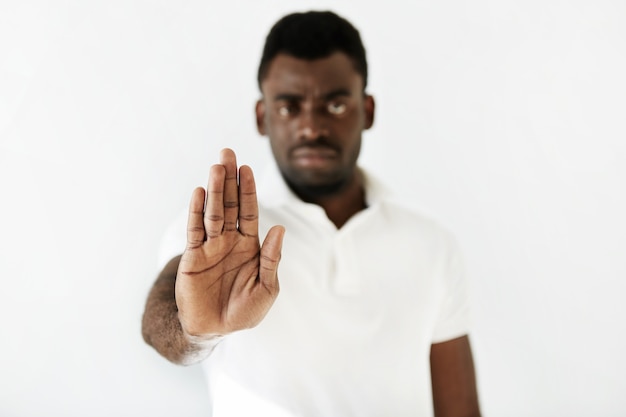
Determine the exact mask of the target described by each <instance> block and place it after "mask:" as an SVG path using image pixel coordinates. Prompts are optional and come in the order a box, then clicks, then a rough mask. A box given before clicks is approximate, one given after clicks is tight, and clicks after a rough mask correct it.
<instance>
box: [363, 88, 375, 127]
mask: <svg viewBox="0 0 626 417" xmlns="http://www.w3.org/2000/svg"><path fill="white" fill-rule="evenodd" d="M363 109H364V110H365V129H369V128H370V127H372V125H373V124H374V111H375V110H376V103H375V102H374V96H370V95H369V94H367V95H366V96H365V101H364V103H363Z"/></svg>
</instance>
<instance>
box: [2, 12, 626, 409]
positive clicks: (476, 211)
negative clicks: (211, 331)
mask: <svg viewBox="0 0 626 417" xmlns="http://www.w3.org/2000/svg"><path fill="white" fill-rule="evenodd" d="M625 5H626V3H624V2H623V1H619V0H615V1H598V0H594V1H567V2H564V1H557V0H541V1H539V0H531V1H528V0H524V1H521V0H520V1H511V0H508V1H503V0H479V1H476V2H464V1H461V0H451V1H443V2H435V1H426V0H423V1H415V2H406V3H403V2H400V1H386V2H382V3H381V2H368V3H364V2H356V1H349V0H342V1H339V0H335V1H326V2H312V1H299V2H293V1H287V0H284V1H269V0H264V1H247V2H232V3H228V2H209V1H195V0H183V1H181V0H179V1H166V0H163V1H148V0H144V1H141V0H113V1H111V0H109V1H104V0H99V1H89V2H87V1H84V2H79V1H61V0H57V1H56V2H45V1H39V2H37V1H22V0H2V1H1V2H0V181H1V189H0V192H1V194H0V195H1V199H2V200H1V204H0V279H2V289H1V291H0V293H1V294H2V302H0V329H1V331H2V333H1V334H2V335H1V336H0V337H1V339H0V340H1V342H0V415H2V416H16V417H17V416H36V415H42V416H43V415H45V416H81V417H82V416H110V415H118V416H125V415H150V416H155V417H156V416H170V415H172V413H173V412H175V413H176V415H187V416H201V415H207V410H208V406H207V402H206V397H205V391H204V390H205V385H204V382H203V380H202V376H201V374H200V371H199V368H197V367H191V368H179V367H176V366H174V365H171V364H169V363H168V362H166V361H165V360H163V359H161V358H160V357H159V356H158V355H157V354H156V353H155V352H154V351H152V350H151V349H150V348H148V347H147V346H146V345H145V344H144V343H143V341H142V339H141V336H140V319H141V314H142V310H143V303H144V300H145V296H146V293H147V290H148V287H149V283H150V282H151V281H152V279H153V278H154V277H155V275H156V273H157V266H156V262H157V261H156V256H157V247H158V243H159V238H160V236H161V234H162V232H163V231H164V229H165V228H166V226H167V224H168V223H169V221H170V220H171V219H172V218H173V217H174V216H175V215H176V214H177V213H178V212H179V211H180V210H182V209H183V208H184V207H185V205H186V204H187V201H188V198H189V195H190V192H191V190H192V189H193V187H195V186H196V185H203V184H204V182H205V176H206V173H207V172H208V167H209V166H210V164H212V163H214V162H215V161H216V160H217V152H218V151H219V149H220V148H222V147H223V146H230V147H232V148H234V149H235V150H236V151H237V152H238V154H239V155H240V161H241V162H243V163H248V164H251V165H252V166H253V167H260V166H262V165H263V161H264V160H265V159H266V158H268V155H269V153H268V151H267V148H266V147H267V143H266V141H265V140H264V139H260V138H258V137H257V135H256V132H255V129H254V126H253V118H252V107H253V103H254V100H255V99H256V98H257V96H258V92H257V90H256V85H255V71H256V66H257V62H258V59H259V56H260V50H261V47H262V43H263V39H264V36H265V34H266V32H267V30H268V29H269V27H270V26H271V24H272V23H273V22H274V21H275V20H276V19H277V18H278V17H280V16H282V15H283V14H285V13H286V12H290V11H293V10H296V9H297V10H301V9H309V8H325V7H332V8H333V9H335V10H336V11H338V12H339V13H343V14H345V16H346V17H348V18H349V19H351V20H352V21H353V22H354V23H355V24H356V25H357V27H359V28H360V29H361V32H362V35H363V38H364V40H365V43H366V46H367V47H368V52H369V58H370V65H371V81H370V85H371V88H370V91H371V92H372V93H374V94H375V95H376V97H377V99H378V101H377V103H378V113H377V120H376V126H375V128H374V129H373V130H372V131H370V132H369V133H367V134H366V136H365V145H364V146H365V148H364V153H363V158H362V161H363V164H364V165H366V166H368V167H370V168H371V169H373V170H374V171H376V172H377V173H379V174H380V175H381V176H383V177H384V178H386V179H387V180H388V181H389V182H390V183H391V184H392V185H393V186H394V188H395V189H396V190H398V191H399V192H401V193H403V194H404V198H405V199H406V200H407V201H408V202H409V203H411V204H414V205H416V206H420V207H424V208H426V209H427V210H428V211H430V212H432V213H434V214H435V215H436V216H437V217H439V218H440V219H441V220H442V221H443V222H444V223H446V224H447V225H448V226H450V227H451V228H452V229H453V230H454V231H455V232H456V234H457V235H458V237H459V239H460V241H461V243H462V244H463V247H464V248H465V253H466V258H467V264H468V269H469V276H470V279H471V281H472V288H473V302H474V321H475V331H474V333H473V335H472V341H473V346H474V350H475V356H476V362H477V370H478V377H479V383H480V394H481V402H482V407H483V411H484V415H485V416H494V417H495V416H512V417H515V416H537V417H540V416H546V417H552V416H556V415H568V416H591V415H593V416H623V415H626V400H625V399H624V396H623V391H624V388H626V380H625V377H624V373H625V371H626V361H625V359H624V357H625V356H624V351H626V337H625V327H626V326H624V324H623V320H624V318H625V317H626V308H625V307H624V303H623V302H622V299H623V295H624V293H625V292H626V285H625V283H624V282H625V281H626V261H625V259H626V257H625V256H624V255H625V252H626V250H625V249H626V222H625V221H624V219H623V214H624V213H626V192H625V190H626V168H625V165H626V164H625V162H626V160H625V157H626V146H625V142H626V127H625V122H624V120H625V115H626V82H625V77H624V74H626V48H624V40H625V39H626V30H625V29H624V22H625V18H626V6H625Z"/></svg>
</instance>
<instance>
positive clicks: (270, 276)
mask: <svg viewBox="0 0 626 417" xmlns="http://www.w3.org/2000/svg"><path fill="white" fill-rule="evenodd" d="M284 236H285V228H284V227H283V226H274V227H272V228H271V229H270V230H269V231H268V232H267V236H265V240H264V241H263V245H262V246H261V259H260V262H259V263H260V265H259V279H260V281H261V284H263V286H265V287H266V288H270V289H278V274H277V271H278V263H279V262H280V256H281V251H282V248H283V237H284Z"/></svg>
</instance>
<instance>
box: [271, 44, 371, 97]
mask: <svg viewBox="0 0 626 417" xmlns="http://www.w3.org/2000/svg"><path fill="white" fill-rule="evenodd" d="M339 88H343V89H347V90H354V91H358V90H361V89H362V88H363V77H361V75H360V74H359V73H358V72H357V71H356V70H355V69H354V64H353V63H352V61H351V60H350V58H349V57H348V56H347V55H346V54H344V53H343V52H334V53H332V54H331V55H329V56H327V57H325V58H319V59H314V60H307V59H300V58H295V57H293V56H291V55H286V54H279V55H276V57H275V58H274V59H273V60H272V61H271V63H270V65H269V69H268V71H267V75H266V77H265V79H264V80H263V81H262V83H261V89H262V91H263V94H265V95H270V96H271V95H273V94H277V93H278V94H280V93H285V92H289V93H298V94H305V95H309V94H311V95H319V94H324V93H325V92H328V91H331V90H335V89H339Z"/></svg>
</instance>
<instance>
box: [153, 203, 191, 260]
mask: <svg viewBox="0 0 626 417" xmlns="http://www.w3.org/2000/svg"><path fill="white" fill-rule="evenodd" d="M186 244H187V212H186V211H181V213H180V214H179V215H178V216H177V217H176V218H175V219H174V221H172V223H170V225H169V226H168V228H167V229H166V231H165V233H164V234H163V237H162V238H161V243H160V245H159V256H158V259H157V262H158V267H159V270H162V269H163V268H164V267H165V265H166V264H167V263H168V262H169V261H170V260H171V259H172V258H174V257H176V256H178V255H181V254H182V253H183V252H184V250H185V245H186Z"/></svg>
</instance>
